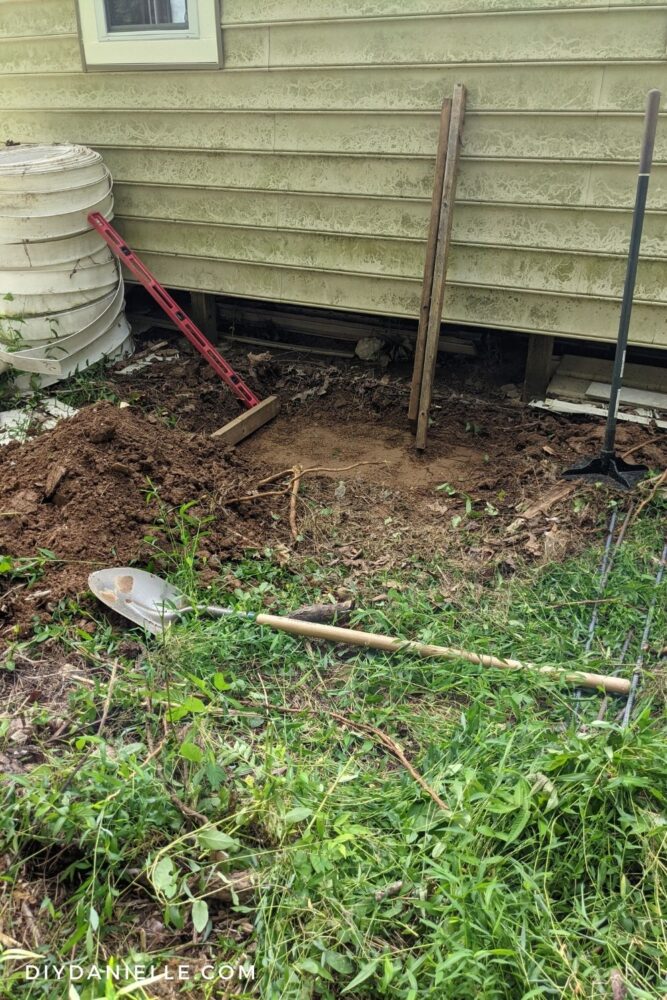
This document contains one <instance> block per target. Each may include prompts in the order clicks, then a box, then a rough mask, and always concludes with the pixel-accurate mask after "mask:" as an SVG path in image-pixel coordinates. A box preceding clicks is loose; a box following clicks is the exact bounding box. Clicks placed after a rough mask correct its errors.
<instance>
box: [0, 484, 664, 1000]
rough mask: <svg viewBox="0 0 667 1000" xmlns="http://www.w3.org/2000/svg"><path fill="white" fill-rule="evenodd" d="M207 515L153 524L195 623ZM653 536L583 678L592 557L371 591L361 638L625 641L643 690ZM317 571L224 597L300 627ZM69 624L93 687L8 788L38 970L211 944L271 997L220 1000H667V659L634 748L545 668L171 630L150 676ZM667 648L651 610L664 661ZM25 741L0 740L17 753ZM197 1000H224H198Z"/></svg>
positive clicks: (392, 583) (5, 900)
mask: <svg viewBox="0 0 667 1000" xmlns="http://www.w3.org/2000/svg"><path fill="white" fill-rule="evenodd" d="M153 499H155V497H153ZM195 510H196V508H194V507H192V506H190V505H185V507H183V508H180V509H179V510H178V511H165V512H164V515H161V520H163V521H164V524H163V525H161V527H163V528H164V527H165V526H166V527H167V528H168V530H167V531H166V534H165V533H164V532H162V531H161V532H160V537H161V538H167V540H168V541H167V543H166V544H164V545H163V544H162V543H160V545H161V546H162V547H161V549H160V553H161V555H160V558H161V559H162V558H165V554H166V556H167V557H168V559H169V560H171V562H170V563H169V565H170V575H171V578H172V579H173V580H174V582H176V583H178V584H179V585H180V586H182V587H183V588H184V589H185V590H186V591H188V592H189V593H190V594H191V596H193V597H194V598H197V596H198V593H197V584H196V572H195V569H196V553H197V547H198V544H199V540H200V538H201V537H202V536H203V534H205V531H206V526H205V524H203V525H202V524H201V522H199V521H198V519H197V517H196V516H195ZM647 513H648V516H646V517H644V519H642V520H641V521H639V522H638V523H637V524H635V525H634V526H633V528H632V530H631V531H630V533H629V537H628V539H627V541H626V545H625V547H624V549H623V550H622V551H621V553H620V554H619V557H618V560H617V563H616V567H615V569H614V573H613V575H612V578H611V580H610V583H609V587H608V590H607V593H606V594H605V603H604V604H603V605H601V606H600V623H599V626H598V632H597V640H596V642H595V643H594V644H593V647H592V649H591V652H590V654H589V655H588V656H585V655H584V654H583V651H582V650H583V644H584V638H585V635H586V630H587V624H588V620H589V618H590V613H591V605H590V604H587V603H582V602H587V601H592V600H595V599H597V597H598V589H597V565H598V562H599V547H593V548H591V550H590V551H588V552H586V553H584V554H583V555H582V556H581V557H580V558H578V559H576V560H572V561H570V562H567V563H565V564H562V565H553V566H550V567H548V568H546V569H543V570H541V571H540V572H533V573H530V574H526V575H524V576H521V575H519V576H518V577H517V578H515V579H513V580H511V581H508V580H505V579H504V578H502V577H501V576H500V575H499V576H498V577H497V579H496V580H495V581H493V582H492V583H491V584H490V585H489V586H487V587H485V588H480V586H479V585H478V584H476V583H475V582H474V581H468V580H465V579H464V578H462V577H461V576H460V575H459V574H457V572H456V570H455V568H453V567H450V566H448V565H447V564H443V563H439V562H437V561H436V560H434V561H433V562H432V563H430V564H417V563H415V564H414V565H413V566H411V567H408V568H404V570H403V571H402V572H401V573H397V571H396V570H392V574H391V577H389V576H388V575H386V576H378V577H376V578H375V579H368V580H364V581H363V582H362V589H363V592H364V594H366V595H367V596H371V595H373V594H378V593H384V595H385V596H384V597H383V598H382V599H381V600H380V601H377V602H374V603H371V602H370V601H369V602H368V603H366V604H365V605H364V606H363V607H362V608H360V609H359V610H358V611H357V612H355V615H354V620H353V624H354V625H355V626H358V627H359V628H363V629H368V630H374V631H386V632H390V633H393V634H397V635H401V636H406V637H414V638H420V639H423V640H425V641H433V642H437V643H441V644H450V645H458V646H461V647H464V648H470V649H474V650H477V651H479V652H489V653H495V654H496V655H500V656H509V655H512V656H516V657H519V658H521V659H523V660H527V661H534V662H536V663H539V664H555V665H562V666H567V667H568V668H577V667H586V668H588V669H593V670H600V671H602V672H607V673H611V672H613V671H614V670H615V669H617V668H618V667H619V659H618V658H619V651H620V648H621V646H622V644H623V641H624V638H625V636H626V634H627V632H628V630H629V629H633V630H634V632H635V640H634V642H633V645H632V646H631V656H630V659H629V661H628V663H627V664H626V665H625V666H624V667H623V668H621V669H623V670H624V671H625V673H626V674H629V672H630V671H631V666H632V654H635V653H636V652H637V651H638V643H639V634H640V626H641V621H642V617H643V614H644V613H645V610H646V607H647V606H648V603H649V601H650V599H651V596H652V594H653V578H654V576H655V558H656V557H657V555H658V554H659V552H660V549H661V545H662V522H661V520H660V514H661V510H660V508H659V507H656V506H655V505H654V506H653V507H652V508H651V509H650V511H649V512H647ZM603 530H604V529H603V528H602V527H601V531H600V534H601V535H602V534H603ZM156 551H157V548H156ZM226 570H227V572H229V568H226ZM301 570H302V572H301V575H295V574H293V572H292V571H291V570H290V567H289V566H287V567H284V566H280V565H279V564H278V563H277V562H276V561H274V560H273V558H272V554H271V552H270V551H267V552H266V553H265V554H264V555H263V557H262V558H261V559H254V558H248V559H246V560H244V561H242V562H240V563H239V564H238V565H237V566H235V567H233V572H234V576H235V578H236V581H237V584H238V586H237V588H236V589H233V590H232V592H231V593H230V592H229V579H228V578H227V583H226V589H224V590H223V589H222V588H218V589H217V590H216V588H215V586H214V587H213V591H212V595H209V594H207V598H208V597H210V596H212V597H213V598H214V599H217V600H219V601H220V602H221V603H226V604H231V605H233V606H234V607H236V608H237V609H238V610H248V609H252V610H255V611H259V610H262V608H263V606H264V605H265V604H266V602H267V601H271V602H272V603H274V604H275V605H276V607H277V608H279V609H280V610H281V611H282V612H283V613H288V612H289V610H290V608H294V607H295V606H297V605H298V604H300V603H302V602H309V603H310V602H312V601H314V600H325V601H326V600H330V599H331V592H332V589H333V588H335V586H336V585H337V584H339V583H340V582H341V578H340V576H339V575H337V574H338V570H330V569H327V568H326V567H323V566H318V565H317V564H315V563H312V564H306V565H304V566H302V567H301ZM100 617H101V614H100ZM58 627H59V630H60V631H59V632H58V641H59V642H60V643H62V644H64V645H65V648H66V649H67V651H68V655H72V656H73V655H74V654H75V653H78V655H80V656H82V657H84V658H85V659H86V660H87V662H88V664H89V667H88V670H89V677H90V683H88V684H77V685H73V686H72V688H71V690H70V694H69V703H68V715H69V718H70V719H71V726H70V728H69V729H67V730H66V731H65V734H64V736H63V737H62V738H61V739H60V742H59V743H58V744H57V746H54V745H53V744H52V743H51V742H50V729H49V726H48V719H47V718H46V717H45V716H46V715H48V713H46V712H45V710H44V708H40V707H39V706H37V707H35V708H34V709H33V714H32V715H31V716H30V720H31V725H32V726H33V729H34V733H35V735H34V740H35V743H36V746H37V749H38V750H39V751H40V754H41V759H40V760H39V762H37V763H36V764H34V766H32V767H31V768H30V769H29V770H27V771H25V772H21V773H16V774H13V775H12V774H11V773H10V774H7V775H6V776H5V779H4V785H3V787H2V789H1V790H0V841H1V842H2V845H3V846H2V851H1V852H0V853H2V854H4V855H5V856H6V857H7V858H8V863H7V867H6V870H5V873H4V875H2V876H0V878H1V879H2V880H3V882H2V883H0V885H3V886H4V892H2V890H0V892H2V895H0V923H2V926H3V929H4V931H5V933H6V934H8V935H10V936H14V937H16V938H19V935H20V934H21V933H22V931H21V926H22V925H21V923H20V915H19V917H16V916H15V911H14V910H12V908H11V899H12V893H14V895H15V896H19V897H20V894H21V893H22V892H24V891H25V887H26V886H30V887H31V888H32V891H33V892H34V893H38V894H39V895H40V901H39V903H38V906H37V913H36V919H37V923H38V927H39V941H38V942H36V943H34V944H31V947H30V949H29V950H30V952H31V953H35V954H39V955H40V962H41V963H49V962H54V961H61V962H62V961H70V960H71V959H72V956H75V958H76V960H77V961H79V962H80V963H83V964H86V963H89V962H93V961H98V960H99V961H100V962H103V961H104V962H106V961H107V960H108V959H109V958H111V957H113V959H114V961H115V962H116V963H118V962H120V961H131V962H138V961H141V962H142V963H144V964H149V963H150V962H151V961H153V962H157V961H160V960H164V959H165V958H166V957H170V956H174V955H181V956H182V955H183V954H189V955H197V954H198V952H200V951H201V949H203V948H206V947H209V948H210V949H211V950H212V952H213V953H214V954H215V955H216V960H217V961H221V962H222V961H224V962H229V963H231V964H234V965H237V964H240V963H241V964H242V963H252V964H254V966H255V973H256V977H257V980H256V982H255V984H254V987H253V985H252V984H250V983H240V982H236V983H235V986H234V988H233V989H234V990H236V992H234V991H233V990H232V992H231V993H230V992H228V994H227V995H232V996H237V997H243V996H250V995H251V994H252V995H257V990H259V991H260V994H261V996H262V997H264V998H266V1000H292V998H293V1000H306V998H322V1000H334V998H336V1000H337V998H338V997H343V996H345V997H347V996H349V997H351V998H359V1000H361V998H380V997H387V998H396V1000H418V998H428V997H431V998H433V1000H441V998H447V1000H459V998H461V1000H463V998H465V1000H468V998H469V997H471V996H475V997H484V998H485V1000H487V998H488V1000H496V998H497V1000H516V998H518V997H521V998H523V1000H532V998H552V997H567V998H569V997H581V998H590V1000H593V998H601V997H608V996H611V986H610V983H611V977H612V976H614V975H618V976H620V977H621V980H622V982H623V983H624V984H625V985H626V988H627V994H628V996H629V997H633V998H638V1000H649V998H651V1000H653V998H655V997H657V996H660V995H662V994H663V993H664V992H665V991H666V990H667V949H666V947H665V945H666V939H665V926H667V924H666V922H665V918H666V916H667V895H666V894H667V885H666V882H665V865H666V863H667V818H666V797H667V781H666V779H665V775H666V774H667V740H666V739H665V735H666V730H667V727H666V724H665V708H664V700H663V697H662V694H661V691H660V686H659V677H660V671H659V670H657V669H655V660H653V676H652V677H648V678H647V683H646V685H645V686H644V688H643V691H642V697H641V699H640V702H639V706H638V710H637V713H636V715H635V718H634V721H633V723H632V725H631V726H630V728H628V729H627V730H622V729H621V727H620V726H619V724H618V722H617V721H616V719H617V713H618V710H619V708H620V707H622V706H621V704H620V703H618V702H616V701H614V700H611V702H610V705H609V707H608V711H607V714H606V716H605V718H604V719H602V720H598V712H599V708H600V702H601V699H600V696H599V695H597V694H595V693H593V694H588V695H586V696H584V698H583V699H582V702H581V708H580V713H579V715H578V716H575V712H574V699H573V693H572V690H571V689H570V688H567V687H565V686H564V685H562V684H560V683H559V682H558V681H557V680H554V679H553V678H547V677H544V676H540V675H537V674H535V673H532V672H530V671H526V672H512V673H508V672H504V671H498V670H490V669H487V668H483V667H478V666H474V665H470V664H467V663H465V662H458V661H456V662H451V661H439V660H422V659H418V658H417V657H415V656H413V655H409V654H408V653H399V654H395V655H392V656H391V657H389V656H385V655H382V654H373V653H372V652H368V651H366V652H363V651H362V652H360V651H358V650H357V651H355V652H354V655H349V652H348V651H346V650H345V649H343V648H342V647H332V646H325V645H317V644H314V643H311V644H308V643H307V642H305V641H304V640H301V639H298V638H296V637H290V636H287V635H285V634H282V633H276V632H272V631H270V630H268V629H261V628H259V627H258V626H257V625H256V624H254V623H252V622H250V621H247V620H245V619H243V618H241V617H239V618H229V619H224V620H222V621H208V620H206V619H205V618H203V617H202V618H197V617H195V618H192V619H190V620H188V621H184V622H183V623H182V624H179V625H178V626H176V627H174V628H173V629H172V630H171V632H170V633H169V635H168V636H167V637H166V638H165V639H164V640H150V641H149V642H148V644H147V645H146V647H145V648H144V649H143V651H142V653H141V655H140V656H139V658H126V656H125V654H124V653H123V647H122V646H118V637H116V638H115V639H114V637H113V636H112V635H111V633H110V632H109V630H108V629H107V628H100V630H99V632H98V634H97V635H96V636H95V637H90V636H88V637H87V639H84V638H83V637H82V636H81V635H80V634H79V633H77V632H76V630H74V629H70V630H69V632H68V631H67V629H66V628H65V627H64V624H63V623H61V624H60V625H59V626H58ZM135 635H137V636H138V633H135ZM666 636H667V617H666V614H665V602H664V601H661V602H660V606H659V608H658V612H657V615H656V619H655V626H654V633H653V646H654V648H655V649H658V648H660V646H661V645H664V644H665V637H666ZM105 712H106V714H105ZM40 713H41V714H40ZM341 719H342V720H345V719H348V720H350V723H349V724H346V723H345V722H344V721H341ZM102 723H103V724H102ZM354 723H357V724H362V725H361V728H359V726H358V725H357V726H356V727H355V725H354ZM364 726H365V727H366V728H363V727H364ZM368 727H371V728H370V729H369V728H368ZM373 727H374V728H373ZM378 731H379V732H380V733H386V734H389V735H390V736H391V737H392V739H393V740H394V741H396V742H397V743H398V744H399V745H400V747H401V748H402V750H403V751H404V753H405V754H406V755H407V757H408V758H409V760H410V761H411V762H412V764H413V766H414V767H415V768H416V769H417V770H418V772H419V773H420V774H421V775H422V776H423V778H424V780H425V781H426V782H427V784H428V785H429V786H430V787H431V788H432V789H433V790H434V791H436V792H437V794H438V795H439V796H440V797H441V798H442V799H444V800H445V802H446V804H447V806H448V809H447V810H446V811H443V810H442V809H440V808H438V806H437V805H436V804H435V803H434V801H433V800H432V799H431V798H430V797H429V796H428V795H427V794H426V793H425V792H424V790H423V789H422V788H421V787H420V785H419V784H418V783H417V782H416V781H415V780H414V778H413V776H412V775H411V774H410V773H408V771H407V770H406V769H405V767H403V766H401V765H400V764H399V762H398V761H397V759H396V758H395V756H392V754H391V753H388V750H387V746H386V744H385V743H383V741H382V739H381V738H380V737H379V736H378ZM9 740H10V736H9V735H8V733H7V732H5V733H4V735H3V732H2V730H1V729H0V754H2V753H5V752H7V750H8V749H9V746H10V743H9ZM149 918H150V919H149ZM149 923H150V925H151V926H153V925H155V924H157V926H158V927H159V928H161V931H160V933H159V934H158V933H157V932H156V931H153V932H151V933H147V931H146V927H147V926H149ZM19 943H25V937H23V936H22V937H20V940H19ZM7 954H9V955H10V957H11V951H8V952H7ZM5 957H6V956H5ZM179 960H181V961H182V960H183V959H182V958H181V959H179ZM23 961H24V963H25V961H27V960H26V959H24V960H23ZM0 969H3V970H4V973H3V972H0V982H2V990H3V996H6V997H7V998H8V1000H14V998H18V997H21V998H23V997H29V998H31V1000H32V998H37V997H51V996H53V995H54V993H53V992H52V991H53V989H54V984H53V982H50V983H44V982H43V981H39V980H36V981H34V982H30V983H27V982H26V980H25V975H24V972H23V968H22V963H21V960H20V959H19V958H16V957H14V959H13V960H12V961H9V960H7V961H6V962H5V963H4V965H0ZM3 974H4V980H3V979H2V976H3ZM74 985H75V987H76V989H77V993H78V995H79V996H80V997H81V998H82V1000H98V998H101V997H116V996H120V995H121V990H122V988H123V987H122V985H121V986H119V985H118V984H114V983H113V982H112V981H111V979H110V978H109V977H107V982H106V985H105V983H104V982H102V983H101V984H100V983H89V984H74ZM190 987H192V989H196V990H197V991H198V992H196V993H194V994H193V995H196V996H198V997H199V996H201V997H214V996H217V995H222V994H221V993H219V992H216V990H218V989H219V985H218V986H216V985H215V984H213V983H208V982H206V981H205V980H204V979H203V978H201V976H200V977H199V979H198V980H197V982H196V985H193V984H190ZM187 989H188V987H187V986H186V985H184V986H183V995H187ZM142 991H143V993H145V995H148V996H150V995H151V990H150V986H145V987H142V988H140V989H139V991H138V992H137V993H136V994H135V995H138V996H141V995H142ZM65 995H66V994H65V993H63V996H65Z"/></svg>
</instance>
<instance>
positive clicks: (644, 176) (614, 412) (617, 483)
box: [563, 90, 660, 490]
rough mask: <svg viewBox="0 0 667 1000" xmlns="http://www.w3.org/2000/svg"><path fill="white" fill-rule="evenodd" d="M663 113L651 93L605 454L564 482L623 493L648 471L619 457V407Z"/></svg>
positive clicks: (579, 467)
mask: <svg viewBox="0 0 667 1000" xmlns="http://www.w3.org/2000/svg"><path fill="white" fill-rule="evenodd" d="M659 110H660V91H659V90H650V91H649V93H648V97H647V100H646V117H645V119H644V138H643V139H642V150H641V157H640V160H639V176H638V178H637V194H636V196H635V208H634V212H633V216H632V232H631V234H630V249H629V251H628V263H627V269H626V273H625V286H624V288H623V302H622V305H621V316H620V320H619V326H618V339H617V341H616V354H615V356H614V370H613V373H612V378H611V393H610V396H609V409H608V411H607V426H606V429H605V435H604V442H603V444H602V451H601V452H600V454H599V455H598V456H597V457H596V458H591V459H586V461H584V462H582V463H580V464H578V465H575V466H574V467H573V468H571V469H568V470H567V471H566V472H564V473H563V478H564V479H583V480H585V481H586V482H592V483H604V484H606V485H608V486H613V487H615V488H616V489H621V490H631V489H632V487H633V486H634V485H635V484H636V483H638V482H639V480H640V479H642V478H643V477H644V476H645V475H646V473H647V472H648V469H647V467H646V466H645V465H632V464H630V463H629V462H626V461H624V460H623V459H622V458H621V457H620V456H618V455H617V454H616V452H615V450H614V444H615V441H616V421H617V419H618V407H619V403H620V397H621V388H622V386H623V371H624V369H625V355H626V353H627V347H628V336H629V332H630V316H631V314H632V299H633V296H634V292H635V279H636V277H637V264H638V261H639V247H640V244H641V239H642V228H643V225H644V211H645V209H646V196H647V194H648V182H649V178H650V176H651V163H652V161H653V146H654V144H655V132H656V127H657V124H658V112H659Z"/></svg>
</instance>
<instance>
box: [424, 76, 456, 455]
mask: <svg viewBox="0 0 667 1000" xmlns="http://www.w3.org/2000/svg"><path fill="white" fill-rule="evenodd" d="M465 104H466V89H465V87H464V86H463V84H462V83H457V84H456V86H455V87H454V96H453V98H452V113H451V117H450V122H449V138H448V142H447V161H446V164H445V177H444V182H443V189H442V209H441V212H440V223H439V226H438V241H437V244H436V251H435V264H434V268H433V286H432V289H431V303H430V307H429V318H428V328H427V331H426V346H425V349H424V368H423V374H422V383H421V391H420V396H419V410H418V414H417V433H416V436H415V444H416V446H417V448H419V449H420V450H423V449H424V448H425V447H426V438H427V436H428V420H429V412H430V409H431V396H432V394H433V378H434V376H435V365H436V361H437V358H438V339H439V337H440V326H441V323H442V307H443V305H444V301H445V283H446V280H447V265H448V263H449V245H450V238H451V232H452V221H453V218H454V199H455V197H456V181H457V175H458V165H459V152H460V148H461V135H462V132H463V119H464V117H465Z"/></svg>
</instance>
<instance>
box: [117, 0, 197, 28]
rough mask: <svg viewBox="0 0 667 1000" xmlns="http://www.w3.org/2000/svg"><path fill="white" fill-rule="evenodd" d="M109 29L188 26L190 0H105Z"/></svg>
mask: <svg viewBox="0 0 667 1000" xmlns="http://www.w3.org/2000/svg"><path fill="white" fill-rule="evenodd" d="M105 13H106V21H107V31H150V30H154V29H155V27H156V26H159V27H160V28H180V29H181V30H182V29H183V28H187V27H188V0H105Z"/></svg>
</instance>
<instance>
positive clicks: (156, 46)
mask: <svg viewBox="0 0 667 1000" xmlns="http://www.w3.org/2000/svg"><path fill="white" fill-rule="evenodd" d="M77 13H78V19H79V37H80V39H81V53H82V57H83V63H84V68H85V69H86V70H110V69H118V70H127V69H193V68H195V69H196V68H200V69H210V68H218V67H219V66H221V65H222V55H221V53H222V45H221V38H220V2H219V0H188V27H187V28H167V29H165V28H160V27H159V26H156V28H155V31H153V30H152V28H142V29H141V30H139V31H109V30H108V28H107V19H106V9H105V2H104V0H77Z"/></svg>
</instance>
